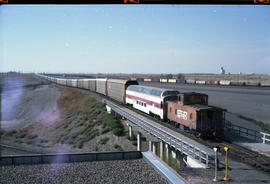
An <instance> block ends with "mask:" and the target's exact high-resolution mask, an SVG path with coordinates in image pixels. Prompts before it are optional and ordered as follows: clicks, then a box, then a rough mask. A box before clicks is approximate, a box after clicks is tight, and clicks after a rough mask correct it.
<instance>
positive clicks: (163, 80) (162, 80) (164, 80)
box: [159, 79, 168, 83]
mask: <svg viewBox="0 0 270 184" xmlns="http://www.w3.org/2000/svg"><path fill="white" fill-rule="evenodd" d="M159 82H164V83H167V82H168V79H160V80H159Z"/></svg>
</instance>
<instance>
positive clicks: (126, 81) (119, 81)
mask: <svg viewBox="0 0 270 184" xmlns="http://www.w3.org/2000/svg"><path fill="white" fill-rule="evenodd" d="M108 82H115V83H120V84H126V83H133V84H138V82H137V81H136V80H124V79H108Z"/></svg>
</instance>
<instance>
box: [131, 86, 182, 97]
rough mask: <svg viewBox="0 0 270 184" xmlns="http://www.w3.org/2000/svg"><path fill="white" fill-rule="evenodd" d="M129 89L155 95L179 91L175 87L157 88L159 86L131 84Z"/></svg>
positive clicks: (177, 92)
mask: <svg viewBox="0 0 270 184" xmlns="http://www.w3.org/2000/svg"><path fill="white" fill-rule="evenodd" d="M127 90H131V91H136V92H140V93H146V94H149V95H153V96H158V97H160V96H168V95H177V94H179V91H177V90H173V89H164V88H157V87H149V86H142V85H130V86H129V87H128V88H127Z"/></svg>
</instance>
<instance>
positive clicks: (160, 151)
mask: <svg viewBox="0 0 270 184" xmlns="http://www.w3.org/2000/svg"><path fill="white" fill-rule="evenodd" d="M159 156H160V159H161V160H163V141H160V143H159Z"/></svg>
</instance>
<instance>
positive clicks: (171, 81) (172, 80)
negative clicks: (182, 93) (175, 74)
mask: <svg viewBox="0 0 270 184" xmlns="http://www.w3.org/2000/svg"><path fill="white" fill-rule="evenodd" d="M168 82H169V83H176V79H169V80H168Z"/></svg>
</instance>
